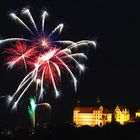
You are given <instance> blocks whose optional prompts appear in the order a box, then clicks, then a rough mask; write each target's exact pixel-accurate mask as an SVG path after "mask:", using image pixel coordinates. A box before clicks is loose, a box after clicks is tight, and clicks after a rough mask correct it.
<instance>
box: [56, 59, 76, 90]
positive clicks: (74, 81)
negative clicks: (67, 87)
mask: <svg viewBox="0 0 140 140" xmlns="http://www.w3.org/2000/svg"><path fill="white" fill-rule="evenodd" d="M57 59H58V60H59V61H60V62H61V63H62V64H63V65H64V67H65V68H66V70H67V71H68V72H69V73H70V75H71V77H72V79H73V83H74V89H75V91H76V90H77V80H76V78H75V76H74V74H73V73H72V71H71V70H70V69H69V67H68V66H67V65H66V64H65V63H64V62H63V60H61V59H60V58H58V57H57Z"/></svg>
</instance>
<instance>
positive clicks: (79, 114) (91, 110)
mask: <svg viewBox="0 0 140 140" xmlns="http://www.w3.org/2000/svg"><path fill="white" fill-rule="evenodd" d="M97 102H98V103H99V102H100V101H99V99H97ZM111 121H112V113H110V112H108V110H107V109H104V108H103V106H97V107H80V106H79V102H78V105H77V106H76V107H75V109H74V111H73V122H74V123H75V124H76V126H82V125H89V126H96V125H98V126H103V125H105V124H106V123H111Z"/></svg>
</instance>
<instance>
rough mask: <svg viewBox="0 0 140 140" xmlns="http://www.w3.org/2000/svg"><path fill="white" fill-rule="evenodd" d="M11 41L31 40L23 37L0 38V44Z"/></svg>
mask: <svg viewBox="0 0 140 140" xmlns="http://www.w3.org/2000/svg"><path fill="white" fill-rule="evenodd" d="M12 41H26V42H32V41H31V40H29V39H24V38H7V39H1V40H0V44H4V43H8V42H12Z"/></svg>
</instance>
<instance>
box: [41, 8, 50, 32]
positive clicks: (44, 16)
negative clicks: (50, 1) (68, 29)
mask: <svg viewBox="0 0 140 140" xmlns="http://www.w3.org/2000/svg"><path fill="white" fill-rule="evenodd" d="M48 15H49V14H48V12H47V11H43V13H42V16H41V17H42V33H44V24H45V19H46V17H47V16H48Z"/></svg>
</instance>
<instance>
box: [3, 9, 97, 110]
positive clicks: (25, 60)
mask: <svg viewBox="0 0 140 140" xmlns="http://www.w3.org/2000/svg"><path fill="white" fill-rule="evenodd" d="M21 13H22V14H24V15H26V16H27V17H28V18H29V19H30V22H31V23H32V25H33V27H34V29H35V30H36V33H37V35H38V36H36V38H34V37H32V38H31V39H25V38H8V39H3V40H0V44H4V43H8V42H12V41H19V43H22V42H23V41H25V43H26V42H28V44H29V45H28V46H24V48H23V49H21V47H20V45H19V44H18V43H17V42H16V44H15V46H16V47H17V48H16V47H15V48H16V49H12V48H11V49H7V53H8V54H9V55H11V56H9V58H8V59H7V60H8V62H7V64H8V67H9V68H13V66H14V65H17V66H19V65H18V64H20V65H25V69H26V70H27V69H28V71H29V70H30V71H29V73H28V74H27V75H26V76H25V77H24V78H23V79H22V81H21V82H20V84H19V86H18V88H17V90H16V91H15V93H14V94H13V96H12V97H11V96H9V97H8V102H9V103H10V102H11V101H14V105H13V107H12V109H14V108H16V107H17V104H18V102H19V101H20V99H21V98H22V96H23V95H24V93H25V92H26V91H27V90H28V88H29V87H30V86H31V85H32V83H33V82H35V83H36V92H37V91H39V93H38V94H39V96H38V95H37V94H36V98H37V101H38V102H39V101H40V100H42V99H43V93H44V91H45V88H44V86H45V83H46V85H47V86H45V87H46V88H47V87H49V86H53V88H54V91H55V97H59V96H60V94H59V91H58V85H59V83H60V80H61V72H62V71H63V70H65V71H66V72H68V73H69V74H70V76H71V78H72V81H73V84H74V89H75V91H76V90H77V79H76V77H75V75H74V73H73V71H72V70H71V65H72V64H74V65H76V68H77V69H78V70H79V73H80V74H81V72H84V70H85V66H84V65H83V64H82V63H81V62H79V59H84V60H85V59H87V56H86V55H85V54H84V53H74V52H75V51H77V49H78V48H80V47H81V48H82V47H89V46H91V45H92V46H94V47H96V43H95V42H94V41H89V40H82V41H78V42H73V41H70V40H54V39H53V36H54V35H55V34H56V33H57V34H56V35H59V34H60V33H61V31H62V29H63V26H64V25H63V24H59V25H58V26H57V27H56V28H55V29H54V30H53V31H52V32H51V33H50V34H49V35H48V36H45V33H44V25H45V20H46V17H47V16H48V12H47V11H43V13H42V15H41V31H42V32H41V35H39V34H38V29H37V26H36V24H35V21H34V19H33V17H32V15H31V13H30V11H29V9H27V8H24V9H23V10H22V11H21ZM10 17H12V18H13V19H14V20H16V21H18V22H19V23H20V24H21V25H22V26H24V28H26V30H28V31H29V32H30V33H31V34H32V35H33V34H34V33H33V32H32V31H31V30H30V28H29V27H28V26H27V25H26V24H25V23H24V22H23V21H22V20H21V19H20V18H19V17H18V16H16V14H15V13H11V14H10ZM18 48H20V49H18ZM74 49H75V50H74ZM73 51H74V52H73ZM11 58H12V59H11ZM70 62H72V63H70ZM68 64H69V65H68ZM39 86H40V87H39ZM38 87H39V89H38Z"/></svg>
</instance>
